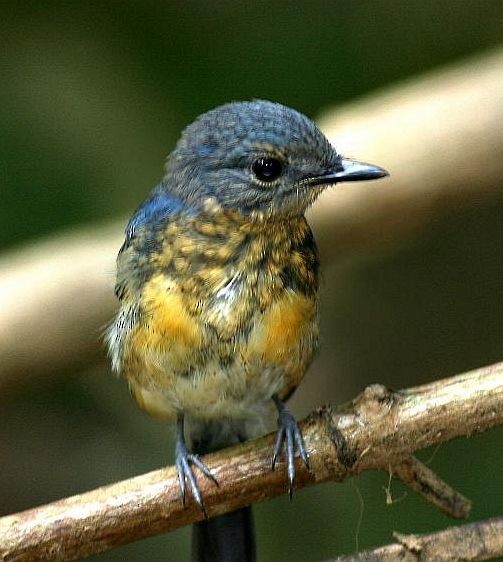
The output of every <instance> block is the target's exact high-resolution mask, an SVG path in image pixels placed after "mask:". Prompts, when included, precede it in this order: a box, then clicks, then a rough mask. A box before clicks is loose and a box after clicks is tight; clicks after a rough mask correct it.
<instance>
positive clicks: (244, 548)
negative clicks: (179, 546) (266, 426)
mask: <svg viewBox="0 0 503 562" xmlns="http://www.w3.org/2000/svg"><path fill="white" fill-rule="evenodd" d="M190 438H191V442H192V447H191V448H192V452H193V453H196V454H198V455H205V454H207V453H212V452H215V451H218V450H219V449H224V448H225V447H230V446H231V445H235V444H237V443H239V442H242V441H244V440H246V438H247V432H246V430H245V427H244V424H240V423H239V422H236V421H235V420H218V421H212V422H205V423H204V424H203V423H197V424H195V425H193V426H191V428H190ZM255 560H256V555H255V531H254V526H253V515H252V511H251V507H244V508H242V509H238V510H236V511H232V512H231V513H225V514H223V515H218V516H217V517H212V518H211V519H208V520H205V521H201V522H199V523H196V524H195V525H194V526H193V529H192V562H254V561H255Z"/></svg>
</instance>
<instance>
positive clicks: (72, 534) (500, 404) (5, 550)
mask: <svg viewBox="0 0 503 562" xmlns="http://www.w3.org/2000/svg"><path fill="white" fill-rule="evenodd" d="M500 424H503V363H498V364H496V365H492V366H490V367H485V368H482V369H478V370H476V371H472V372H469V373H465V374H462V375H458V376H456V377H452V378H449V379H445V380H441V381H437V382H433V383H430V384H427V385H423V386H419V387H416V388H410V389H407V390H402V391H398V392H393V391H391V390H388V389H386V388H385V387H383V386H381V385H372V386H370V387H368V388H366V389H365V390H364V391H363V392H362V393H361V394H360V395H359V396H358V397H357V398H356V399H355V400H353V401H352V402H351V403H348V404H346V405H344V406H341V407H340V408H338V409H333V408H331V407H330V406H326V407H323V408H320V409H319V410H317V411H316V412H314V413H312V414H311V415H310V416H309V417H308V418H307V419H306V420H305V421H304V422H303V423H302V424H301V429H302V432H303V435H304V438H305V443H306V447H307V449H308V452H309V455H310V464H311V472H308V471H307V469H305V468H304V466H303V464H302V463H301V462H299V463H298V464H297V471H298V472H297V474H298V477H297V481H296V486H297V487H298V488H301V487H303V486H306V485H309V484H314V483H319V482H326V481H341V480H344V479H345V478H347V477H349V476H351V475H354V474H357V473H360V472H362V471H364V470H368V469H382V470H385V471H388V469H389V466H390V465H391V466H395V467H396V466H400V465H402V466H403V465H404V462H409V461H408V459H409V458H410V455H411V454H412V453H413V452H414V451H416V450H418V449H422V448H424V447H428V446H430V445H433V444H436V443H440V442H443V441H447V440H449V439H452V438H454V437H458V436H461V435H471V434H472V433H475V432H479V431H483V430H486V429H489V428H491V427H494V426H496V425H500ZM273 441H274V436H273V435H268V436H266V437H263V438H261V439H257V440H254V441H249V442H247V443H244V444H242V445H239V446H237V447H232V448H230V449H226V450H224V451H220V452H219V453H216V454H212V455H208V456H207V457H206V458H205V463H207V465H208V466H209V467H210V468H211V469H212V471H213V472H214V474H215V476H216V477H217V479H218V482H219V486H218V487H216V486H215V485H214V484H213V483H212V482H209V481H208V479H206V478H200V479H199V483H200V487H201V491H202V493H203V495H204V498H205V505H206V509H207V512H208V514H209V515H210V516H213V515H217V514H220V513H224V512H228V511H231V510H234V509H237V508H239V507H242V506H245V505H249V504H252V503H256V502H259V501H263V500H265V499H268V498H271V497H274V496H277V495H279V494H282V493H285V492H286V491H287V489H288V484H287V479H286V476H285V469H284V465H283V464H280V465H279V466H278V468H277V469H276V470H275V471H271V468H270V463H271V451H272V448H273ZM201 517H202V514H201V511H200V510H199V509H198V507H197V506H196V505H195V504H194V502H193V501H190V499H189V502H188V505H187V507H186V508H184V507H183V505H182V502H181V499H180V494H179V488H178V482H177V476H176V471H175V469H174V468H173V467H169V468H165V469H162V470H157V471H154V472H150V473H148V474H144V475H142V476H137V477H136V478H132V479H130V480H125V481H123V482H119V483H116V484H112V485H110V486H106V487H103V488H99V489H97V490H93V491H91V492H87V493H85V494H81V495H78V496H74V497H71V498H66V499H63V500H60V501H57V502H54V503H51V504H48V505H45V506H42V507H38V508H34V509H31V510H29V511H25V512H22V513H18V514H15V515H10V516H7V517H3V518H1V519H0V559H1V560H3V561H4V562H6V561H9V562H14V561H15V562H21V561H28V560H29V561H34V560H45V561H47V560H74V559H76V558H80V557H84V556H88V555H90V554H94V553H97V552H102V551H104V550H107V549H110V548H113V547H114V546H117V545H120V544H124V543H128V542H132V541H134V540H137V539H139V538H142V537H147V536H151V535H155V534H158V533H162V532H166V531H170V530H173V529H176V528H178V527H181V526H183V525H187V524H189V523H192V522H194V521H197V520H200V519H201Z"/></svg>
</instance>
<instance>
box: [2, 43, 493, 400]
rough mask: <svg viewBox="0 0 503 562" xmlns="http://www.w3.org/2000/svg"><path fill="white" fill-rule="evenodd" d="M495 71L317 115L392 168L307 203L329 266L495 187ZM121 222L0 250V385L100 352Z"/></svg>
mask: <svg viewBox="0 0 503 562" xmlns="http://www.w3.org/2000/svg"><path fill="white" fill-rule="evenodd" d="M502 69H503V50H498V51H495V52H492V53H489V54H486V55H484V56H480V57H478V58H477V59H474V60H471V61H468V62H463V63H459V64H458V65H456V66H454V67H452V68H449V69H440V70H439V71H436V72H434V73H432V74H430V75H428V76H425V77H419V78H417V79H414V80H413V81H411V82H410V83H408V84H405V85H403V84H400V85H397V86H394V87H392V88H390V89H389V90H387V91H383V92H382V93H380V94H376V95H374V96H372V97H370V98H369V99H366V100H363V101H361V102H358V103H355V104H352V105H349V106H346V107H340V108H336V109H335V110H333V111H330V112H329V113H327V114H326V115H325V116H324V117H322V118H321V120H320V125H321V127H322V129H323V130H324V131H325V132H327V134H328V135H329V137H330V138H331V139H333V141H334V144H335V146H337V147H338V149H339V150H341V151H342V152H344V153H345V154H346V155H347V156H351V155H354V156H356V157H358V158H360V159H367V160H369V161H373V160H374V161H375V162H376V163H378V164H380V165H382V166H384V167H386V168H387V169H388V170H389V171H390V172H391V178H390V179H389V180H386V181H384V180H383V181H381V182H379V183H377V184H374V185H368V186H367V185H365V184H362V185H359V186H358V187H355V186H354V185H351V184H341V185H340V186H338V187H337V189H335V190H333V191H331V192H328V193H327V194H324V195H323V201H321V202H320V203H319V204H318V205H315V207H314V208H313V210H312V212H311V217H312V222H313V227H314V229H315V231H316V234H317V238H318V241H319V245H320V249H321V251H322V255H323V261H324V262H325V263H326V262H327V261H329V260H330V259H335V258H336V255H337V256H339V257H340V256H342V255H344V254H345V253H346V254H348V253H349V251H350V250H353V249H354V247H355V246H360V247H362V246H363V247H369V246H371V245H375V244H376V243H377V241H379V243H382V242H385V241H396V240H399V239H403V236H401V234H402V233H403V232H404V231H406V230H407V229H409V230H410V229H411V228H413V227H414V226H416V227H417V226H419V225H421V224H424V222H425V220H427V219H430V220H431V219H432V218H434V217H437V216H438V213H439V212H441V211H442V210H443V209H445V208H447V207H456V208H458V207H459V205H460V203H462V202H469V201H473V199H474V198H478V200H479V201H480V200H481V199H482V198H490V197H491V196H492V197H494V196H496V195H497V194H498V193H499V194H500V195H501V189H499V190H498V186H500V185H501V181H500V178H501V177H503V71H502ZM124 222H125V221H121V222H120V223H119V222H118V223H116V224H111V225H107V226H98V225H91V226H89V227H86V228H82V229H80V230H78V231H75V232H73V233H70V234H66V235H65V234H58V235H57V236H55V237H54V239H52V240H49V241H46V242H43V243H41V242H37V243H36V244H34V245H33V246H31V247H28V248H25V249H23V250H20V251H18V252H17V253H15V252H10V253H8V254H5V255H4V256H3V257H2V258H1V259H0V300H1V301H2V314H1V316H0V355H1V356H2V362H1V363H0V388H2V390H5V388H7V387H8V386H9V385H19V384H23V383H25V384H27V379H28V377H29V376H33V377H35V376H41V375H44V374H46V375H50V376H52V375H53V373H54V372H61V371H63V370H65V369H69V368H71V369H72V370H75V366H76V365H78V364H92V363H94V362H96V361H97V360H98V359H99V358H103V357H104V354H103V353H102V351H101V350H100V348H99V346H98V345H97V341H98V339H99V333H100V331H101V330H102V327H103V325H104V324H105V323H106V322H107V321H109V319H110V317H111V315H112V312H113V309H114V307H115V300H114V298H113V290H112V287H113V273H112V272H113V271H114V259H115V255H116V252H117V249H118V247H119V245H120V240H121V237H122V227H123V223H124ZM334 242H335V243H334ZM344 250H346V252H344ZM328 284H329V283H327V285H328ZM77 296H78V298H77ZM62 311H64V314H62ZM75 326H79V329H78V330H76V329H75ZM28 350H29V351H28Z"/></svg>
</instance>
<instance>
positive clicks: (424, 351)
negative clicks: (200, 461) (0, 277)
mask: <svg viewBox="0 0 503 562" xmlns="http://www.w3.org/2000/svg"><path fill="white" fill-rule="evenodd" d="M502 31H503V4H502V3H501V2H500V1H479V2H476V1H472V0H467V1H464V2H460V1H455V0H448V1H444V2H433V1H425V0H422V1H417V0H409V2H407V3H403V2H398V1H384V0H380V1H375V0H374V1H369V2H363V1H356V2H349V1H338V2H326V1H323V2H322V1H311V2H309V3H295V2H285V1H281V0H279V1H276V2H274V3H270V2H249V3H244V2H231V1H222V2H204V3H203V2H197V1H178V2H176V1H167V2H160V1H144V2H127V1H124V2H88V3H85V4H84V3H82V4H80V3H77V2H74V3H72V2H54V1H48V2H44V3H42V2H16V3H14V2H2V3H1V20H0V37H1V44H2V48H1V50H0V82H1V84H2V87H1V88H0V123H1V124H2V126H1V127H0V193H1V204H0V247H3V248H15V247H16V246H17V245H20V244H22V243H24V242H28V241H33V240H34V239H35V238H36V237H39V236H42V235H47V234H56V233H57V232H58V231H62V230H63V229H64V228H65V227H70V226H73V225H76V224H81V223H87V222H92V221H106V220H108V219H115V218H117V217H120V216H125V215H127V214H128V213H130V212H131V211H132V210H133V209H134V208H135V207H136V205H137V204H138V202H139V201H140V200H141V199H142V198H143V197H144V196H145V195H146V193H147V192H148V191H149V189H150V187H151V186H153V185H154V184H155V183H156V182H157V181H158V180H159V178H160V177H161V175H162V167H163V162H164V159H165V156H166V155H167V153H168V152H169V151H170V150H171V148H172V146H173V144H174V142H175V141H176V138H177V136H178V134H179V132H180V129H181V128H182V127H183V126H184V125H185V124H187V123H188V122H190V121H191V120H192V119H193V118H194V117H195V116H196V115H198V114H199V113H201V112H203V111H205V110H207V109H209V108H211V107H213V106H215V105H218V104H220V103H223V102H226V101H229V100H238V99H250V98H255V97H259V98H267V99H272V100H276V101H280V102H283V103H285V104H288V105H292V106H294V107H296V108H297V109H299V110H301V111H303V112H305V113H307V114H308V115H310V116H313V117H316V115H317V114H319V113H320V112H321V111H322V110H323V109H326V108H327V106H333V105H334V104H338V103H341V104H342V103H343V102H346V101H349V100H351V99H353V98H355V97H358V96H360V95H363V94H368V93H370V92H372V91H373V90H377V89H379V88H382V87H385V86H388V85H390V84H392V83H394V82H399V81H401V80H403V79H406V78H411V77H413V76H414V75H419V74H421V73H423V72H425V71H427V70H429V69H432V68H434V67H437V66H440V65H443V64H444V63H450V62H454V61H456V60H458V59H460V60H461V58H463V57H465V56H468V55H473V54H475V53H477V52H479V51H480V52H483V51H484V50H486V49H488V48H489V47H492V46H495V45H497V44H498V43H500V44H501V43H502ZM438 127H442V123H438ZM403 134H404V135H405V134H407V132H406V131H404V132H403ZM495 187H501V186H495ZM502 219H503V202H502V200H501V198H500V199H499V201H498V200H492V201H490V202H486V203H481V204H480V205H472V206H471V207H470V208H466V207H463V208H460V209H453V210H452V211H451V212H449V213H447V214H446V215H445V216H443V218H442V220H437V221H432V222H430V223H429V224H428V228H426V229H423V230H421V231H419V232H416V233H415V234H414V236H413V237H412V236H411V237H410V239H408V240H407V241H406V243H403V241H402V243H401V244H400V246H399V247H398V246H397V248H396V250H395V251H392V250H391V251H387V252H385V253H379V254H377V255H376V256H375V257H372V256H367V259H365V260H361V261H357V262H355V264H353V266H352V267H348V266H347V264H346V265H344V266H343V265H341V264H338V263H337V262H335V263H332V264H330V265H328V264H327V265H326V269H325V271H326V272H327V273H326V277H327V278H328V277H331V278H332V277H333V276H334V275H335V276H336V278H337V279H338V281H337V283H336V285H335V287H334V286H332V287H327V286H326V285H325V286H324V288H323V299H324V300H323V305H322V333H323V351H322V353H321V355H320V358H319V359H318V361H317V363H316V364H315V365H314V366H313V369H312V370H311V372H310V375H308V377H309V381H307V382H306V386H305V389H303V387H301V389H300V390H299V392H298V393H297V396H296V397H295V402H294V409H295V411H296V413H297V414H299V415H300V414H305V413H306V412H308V411H309V410H310V409H312V408H313V407H315V406H316V405H317V403H316V402H317V397H318V396H319V395H323V396H326V397H327V398H326V400H329V399H330V400H333V401H344V400H346V399H348V398H350V397H352V396H354V395H355V393H357V392H358V391H359V390H361V389H362V388H363V387H364V386H365V385H366V384H369V383H372V382H375V381H379V382H382V383H383V384H386V385H389V386H392V387H396V388H399V387H405V386H408V385H411V384H417V383H419V382H424V381H427V380H433V379H435V378H438V377H441V376H447V375H450V374H454V373H456V372H461V371H465V370H468V369H470V368H475V367H478V366H482V365H485V364H489V363H491V362H494V361H497V360H500V359H502V358H503V353H502V343H501V342H502V337H503V304H502V303H503V289H502V284H501V279H502V274H503V256H502V254H501V247H502V244H503V232H502V228H501V224H502ZM338 273H340V275H338ZM34 322H36V319H34ZM76 329H78V327H76ZM97 339H98V338H97ZM96 345H97V346H98V345H100V344H99V342H98V341H97V343H96ZM317 369H320V370H322V369H325V370H326V369H333V370H334V377H333V386H331V388H327V389H325V388H323V389H320V388H317V387H316V380H315V378H316V371H317ZM108 373H109V368H108V366H106V365H105V361H103V364H102V365H99V366H96V367H89V368H88V369H86V370H85V371H84V372H82V370H79V371H78V372H69V373H54V377H53V378H52V379H51V380H49V381H47V380H44V381H43V382H32V383H31V384H30V386H29V387H25V386H23V385H22V384H20V386H19V388H18V389H17V390H16V391H12V392H9V393H8V394H7V395H5V396H3V397H0V401H1V402H0V506H1V508H0V510H1V511H0V514H7V513H11V512H14V511H18V510H21V509H25V508H28V507H31V506H33V505H37V504H40V503H45V502H48V501H51V500H53V499H57V498H60V497H63V496H65V495H70V494H75V493H78V492H82V491H85V490H88V489H91V488H93V487H96V486H99V485H102V484H105V483H109V482H113V481H116V480H119V479H123V478H127V477H130V476H133V475H136V474H140V473H142V472H146V471H149V470H152V469H154V468H157V467H160V466H162V465H163V464H165V463H166V462H168V461H169V462H172V456H171V455H172V444H171V437H172V428H169V427H166V426H165V425H163V424H161V423H159V422H157V421H155V420H152V419H150V418H147V417H146V416H145V415H144V414H143V413H142V412H140V411H139V410H138V408H137V407H136V406H135V404H134V402H133V401H132V400H131V399H130V397H129V395H128V392H127V389H126V388H125V385H124V383H123V382H119V381H117V380H115V379H114V378H112V377H111V376H109V374H108ZM315 397H316V399H315ZM502 437H503V431H502V430H501V429H500V430H493V431H491V432H488V433H485V434H483V435H479V436H476V437H473V438H471V439H458V440H456V441H454V442H450V443H447V444H444V445H442V446H441V447H438V448H436V449H435V451H432V450H429V451H425V452H423V453H422V454H421V455H420V456H421V458H422V459H423V460H424V459H430V460H429V462H430V466H431V467H432V468H433V469H434V470H435V471H437V472H438V473H439V474H440V475H441V476H443V477H445V479H446V480H447V481H448V482H449V483H450V484H451V485H453V486H454V487H456V488H457V489H459V490H460V491H461V492H462V493H463V494H465V495H467V496H468V497H470V498H471V499H472V500H473V502H474V505H473V512H472V516H471V519H473V520H475V519H482V518H484V517H489V516H492V515H500V514H501V505H502V502H503V483H502V479H501V471H502V470H503V455H502V454H501V451H500V449H501V447H500V444H501V438H502ZM387 485H388V476H387V475H386V474H382V473H367V474H364V475H362V476H360V477H358V478H357V479H353V480H352V481H350V482H346V483H344V484H337V485H336V484H331V485H323V486H317V487H315V488H311V489H308V490H303V491H301V492H299V493H297V494H296V496H295V499H294V501H293V503H290V502H289V501H288V499H287V498H286V497H285V498H279V499H277V500H274V501H270V502H267V503H265V504H262V505H259V506H256V509H255V513H256V523H257V534H258V543H259V555H260V559H261V560H264V561H266V560H267V561H277V560H292V561H311V560H312V561H315V560H322V559H326V558H329V557H331V556H334V555H336V554H338V553H343V552H350V551H353V550H355V549H357V548H358V549H362V548H366V547H370V546H372V545H376V544H380V543H386V542H390V541H391V540H392V535H391V534H392V531H393V530H397V531H400V532H403V533H409V532H428V531H433V530H435V529H440V528H444V527H446V526H448V525H449V524H451V521H450V520H449V519H448V518H446V517H445V516H444V515H442V514H441V513H439V512H438V511H437V510H435V509H434V508H433V507H432V506H430V505H427V504H426V503H425V502H424V501H423V500H421V499H419V498H418V497H417V496H416V495H415V494H413V493H412V492H411V491H409V490H408V489H405V488H404V487H403V486H401V485H400V484H399V483H397V482H395V481H393V483H392V493H393V497H394V499H395V502H394V503H393V505H391V506H386V502H385V491H384V488H385V487H386V486H387ZM188 537H189V533H188V530H187V529H183V530H181V531H179V532H176V533H173V534H170V535H166V536H161V537H156V538H153V539H148V540H144V541H141V542H139V543H136V544H133V545H129V546H126V547H123V548H119V549H117V550H115V551H112V552H109V553H106V554H103V555H100V556H96V557H94V558H93V560H96V561H98V560H101V561H105V560H109V561H112V560H114V561H118V560H131V561H136V560H149V561H152V562H156V561H161V560H167V559H169V560H173V561H174V560H185V559H187V552H188Z"/></svg>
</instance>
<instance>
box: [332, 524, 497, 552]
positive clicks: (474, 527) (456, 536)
mask: <svg viewBox="0 0 503 562" xmlns="http://www.w3.org/2000/svg"><path fill="white" fill-rule="evenodd" d="M394 536H395V538H396V539H397V540H398V541H399V544H389V545H387V546H381V547H379V548H376V549H374V550H366V551H364V552H358V553H356V554H353V555H349V556H338V557H337V558H334V560H333V562H398V561H400V562H420V561H421V562H428V561H433V560H434V561H435V562H452V560H470V561H471V562H478V561H480V560H491V559H492V558H496V557H497V556H503V517H495V518H494V519H487V520H486V521H477V522H476V523H469V524H466V525H460V526H457V527H450V528H448V529H445V530H443V531H439V532H438V533H431V534H429V535H402V534H400V533H394Z"/></svg>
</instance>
